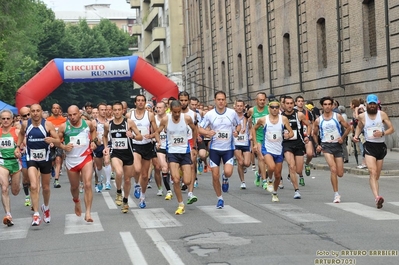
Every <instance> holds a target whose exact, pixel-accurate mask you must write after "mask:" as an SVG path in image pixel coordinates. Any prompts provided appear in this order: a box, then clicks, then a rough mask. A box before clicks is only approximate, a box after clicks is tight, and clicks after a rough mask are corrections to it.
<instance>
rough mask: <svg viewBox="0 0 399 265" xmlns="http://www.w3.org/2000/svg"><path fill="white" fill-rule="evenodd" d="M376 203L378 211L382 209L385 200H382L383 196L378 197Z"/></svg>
mask: <svg viewBox="0 0 399 265" xmlns="http://www.w3.org/2000/svg"><path fill="white" fill-rule="evenodd" d="M375 202H376V205H377V209H381V208H382V204H383V203H384V198H382V197H381V196H378V197H377V198H375Z"/></svg>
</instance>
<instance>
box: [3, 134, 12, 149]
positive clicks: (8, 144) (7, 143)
mask: <svg viewBox="0 0 399 265" xmlns="http://www.w3.org/2000/svg"><path fill="white" fill-rule="evenodd" d="M10 148H14V138H13V137H2V138H0V149H10Z"/></svg>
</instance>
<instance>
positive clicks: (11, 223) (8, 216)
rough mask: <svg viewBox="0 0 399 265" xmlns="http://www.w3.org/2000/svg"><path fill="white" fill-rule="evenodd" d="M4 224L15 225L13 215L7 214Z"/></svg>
mask: <svg viewBox="0 0 399 265" xmlns="http://www.w3.org/2000/svg"><path fill="white" fill-rule="evenodd" d="M3 224H5V225H6V226H13V225H14V223H13V221H12V216H11V215H9V214H7V215H6V216H4V218H3Z"/></svg>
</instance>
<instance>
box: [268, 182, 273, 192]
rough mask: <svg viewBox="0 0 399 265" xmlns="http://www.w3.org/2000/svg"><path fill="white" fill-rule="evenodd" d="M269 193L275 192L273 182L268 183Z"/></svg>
mask: <svg viewBox="0 0 399 265" xmlns="http://www.w3.org/2000/svg"><path fill="white" fill-rule="evenodd" d="M267 191H268V192H273V191H274V186H273V182H270V181H269V182H268V183H267Z"/></svg>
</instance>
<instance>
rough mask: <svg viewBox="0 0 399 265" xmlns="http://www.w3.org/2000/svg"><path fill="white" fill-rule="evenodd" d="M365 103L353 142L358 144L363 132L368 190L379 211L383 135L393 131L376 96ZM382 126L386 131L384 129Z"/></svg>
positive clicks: (384, 151)
mask: <svg viewBox="0 0 399 265" xmlns="http://www.w3.org/2000/svg"><path fill="white" fill-rule="evenodd" d="M366 103H367V106H366V112H364V113H362V114H360V115H359V116H358V120H359V123H358V126H357V128H356V132H355V136H354V137H353V140H354V141H356V142H359V135H360V132H361V131H364V137H365V138H366V142H365V143H364V152H365V160H366V165H367V168H368V170H369V173H370V180H369V182H370V188H371V191H372V193H373V195H374V198H375V202H376V205H377V208H378V209H381V208H382V204H383V203H384V198H383V197H382V196H380V194H379V184H378V180H379V179H380V176H381V169H382V165H383V163H384V157H385V156H386V154H387V146H386V144H385V135H390V134H392V133H394V131H395V129H394V128H393V126H392V123H391V121H390V120H389V117H388V115H387V114H386V113H385V112H383V111H381V110H379V109H378V97H377V96H376V95H374V94H370V95H368V96H367V99H366ZM384 124H385V125H386V128H387V129H385V127H384Z"/></svg>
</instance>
